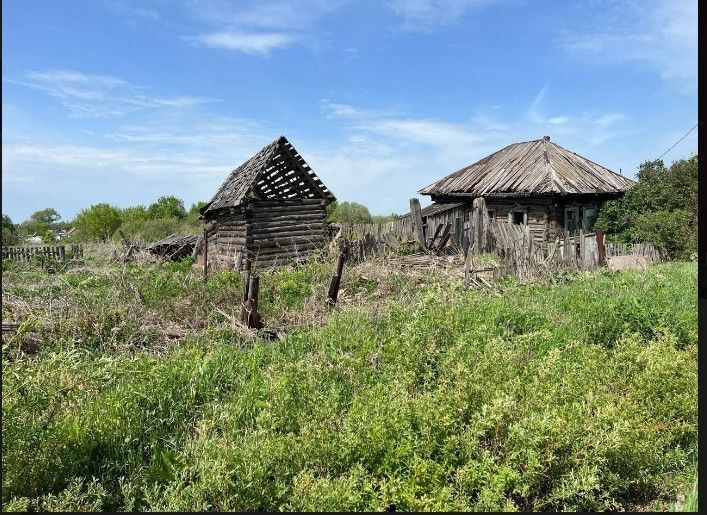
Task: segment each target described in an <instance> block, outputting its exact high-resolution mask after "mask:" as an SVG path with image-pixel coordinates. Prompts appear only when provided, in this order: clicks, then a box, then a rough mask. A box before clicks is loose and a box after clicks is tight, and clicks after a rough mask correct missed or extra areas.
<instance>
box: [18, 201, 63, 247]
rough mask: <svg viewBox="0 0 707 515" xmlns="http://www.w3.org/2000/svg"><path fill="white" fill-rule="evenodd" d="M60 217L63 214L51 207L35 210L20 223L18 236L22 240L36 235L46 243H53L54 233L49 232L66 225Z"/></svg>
mask: <svg viewBox="0 0 707 515" xmlns="http://www.w3.org/2000/svg"><path fill="white" fill-rule="evenodd" d="M60 219H61V215H60V214H59V213H58V212H57V211H56V209H54V208H51V207H48V208H45V209H40V210H39V211H35V212H34V213H32V215H31V216H30V217H29V219H27V220H25V221H24V222H22V223H21V224H20V225H19V227H18V238H19V239H20V240H22V239H24V238H26V237H28V236H34V235H36V236H40V237H41V238H42V240H43V241H44V242H45V243H53V242H54V237H53V235H50V236H48V235H47V233H49V232H51V231H52V230H53V229H58V228H60V227H62V226H64V225H65V224H62V223H60V222H59V220H60Z"/></svg>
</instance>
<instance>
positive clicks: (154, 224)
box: [113, 218, 180, 242]
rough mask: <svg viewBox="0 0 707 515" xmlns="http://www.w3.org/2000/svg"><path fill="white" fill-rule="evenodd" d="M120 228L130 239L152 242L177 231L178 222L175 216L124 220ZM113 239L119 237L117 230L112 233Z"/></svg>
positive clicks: (178, 227)
mask: <svg viewBox="0 0 707 515" xmlns="http://www.w3.org/2000/svg"><path fill="white" fill-rule="evenodd" d="M120 229H121V230H122V231H123V234H125V236H126V237H127V238H128V239H129V240H130V241H135V242H152V241H157V240H160V239H162V238H166V237H167V236H169V235H170V234H174V233H179V232H180V230H179V229H180V223H179V220H177V219H176V218H157V219H149V220H130V221H127V222H124V223H123V224H122V225H121V226H120ZM113 239H114V240H116V241H118V240H119V239H120V236H119V235H118V233H117V232H116V233H115V234H114V235H113Z"/></svg>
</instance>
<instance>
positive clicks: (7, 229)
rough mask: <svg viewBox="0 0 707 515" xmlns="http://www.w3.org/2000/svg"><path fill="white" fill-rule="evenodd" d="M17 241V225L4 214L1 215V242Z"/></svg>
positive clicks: (12, 242)
mask: <svg viewBox="0 0 707 515" xmlns="http://www.w3.org/2000/svg"><path fill="white" fill-rule="evenodd" d="M18 241H19V238H18V235H17V226H16V225H15V224H14V223H12V219H11V218H10V217H9V216H7V215H6V214H3V215H2V244H3V245H15V244H17V242H18Z"/></svg>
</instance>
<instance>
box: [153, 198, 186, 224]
mask: <svg viewBox="0 0 707 515" xmlns="http://www.w3.org/2000/svg"><path fill="white" fill-rule="evenodd" d="M186 216H187V211H186V209H184V202H183V201H182V200H181V199H179V198H177V197H174V196H172V195H169V196H163V197H160V198H158V199H157V201H156V202H153V203H152V204H150V205H149V207H148V208H147V217H148V218H149V219H151V220H156V219H158V218H176V219H177V220H183V219H184V218H185V217H186Z"/></svg>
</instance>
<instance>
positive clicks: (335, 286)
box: [326, 249, 346, 306]
mask: <svg viewBox="0 0 707 515" xmlns="http://www.w3.org/2000/svg"><path fill="white" fill-rule="evenodd" d="M345 262H346V252H345V251H344V250H343V249H342V250H341V252H340V253H339V259H338V261H337V263H336V273H334V274H333V275H332V276H331V281H330V282H329V291H328V292H327V298H326V304H327V306H334V305H335V304H336V300H337V298H338V296H339V286H341V276H342V275H343V273H344V263H345Z"/></svg>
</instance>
